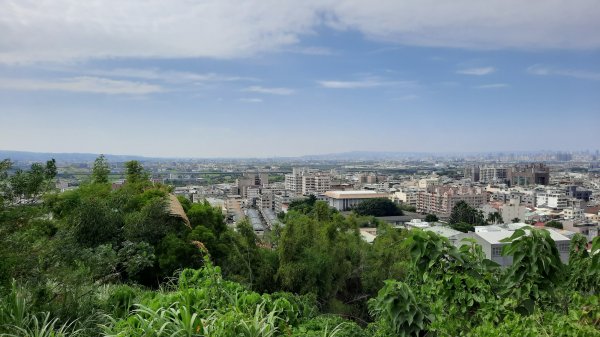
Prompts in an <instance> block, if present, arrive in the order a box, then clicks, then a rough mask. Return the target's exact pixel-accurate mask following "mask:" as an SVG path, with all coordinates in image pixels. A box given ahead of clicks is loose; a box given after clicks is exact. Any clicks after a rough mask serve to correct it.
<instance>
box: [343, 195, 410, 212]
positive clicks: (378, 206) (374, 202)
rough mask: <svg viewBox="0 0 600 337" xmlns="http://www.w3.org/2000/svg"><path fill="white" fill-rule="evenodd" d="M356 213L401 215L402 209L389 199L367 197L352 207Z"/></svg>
mask: <svg viewBox="0 0 600 337" xmlns="http://www.w3.org/2000/svg"><path fill="white" fill-rule="evenodd" d="M352 210H353V211H354V212H356V214H358V215H371V216H394V215H402V214H403V213H402V210H401V209H400V208H399V207H398V206H397V205H396V204H395V203H394V202H393V201H391V200H390V199H387V198H373V199H367V200H364V201H362V202H361V203H359V204H358V205H356V206H355V207H354V208H353V209H352Z"/></svg>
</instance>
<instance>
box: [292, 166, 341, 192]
mask: <svg viewBox="0 0 600 337" xmlns="http://www.w3.org/2000/svg"><path fill="white" fill-rule="evenodd" d="M285 189H286V190H290V191H294V193H296V194H297V195H311V194H312V195H319V194H323V193H325V192H327V191H329V190H330V189H331V175H329V174H327V173H321V172H310V171H308V170H306V169H297V168H294V169H293V172H292V173H289V174H286V175H285Z"/></svg>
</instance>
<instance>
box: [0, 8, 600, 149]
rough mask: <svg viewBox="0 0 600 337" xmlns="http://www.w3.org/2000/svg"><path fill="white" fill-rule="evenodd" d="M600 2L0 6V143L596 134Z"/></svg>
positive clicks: (571, 144)
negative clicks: (541, 4) (0, 32)
mask: <svg viewBox="0 0 600 337" xmlns="http://www.w3.org/2000/svg"><path fill="white" fill-rule="evenodd" d="M599 17H600V5H599V4H598V2H597V1H547V2H544V6H540V5H539V4H538V3H537V2H523V1H485V2H476V1H461V2H458V3H455V2H453V3H452V4H450V3H448V4H445V3H440V2H437V1H402V2H394V1H369V2H368V3H367V2H361V1H345V2H341V3H339V2H333V1H302V2H297V1H261V2H258V3H256V2H244V3H240V2H238V1H204V2H198V3H190V2H189V1H183V0H176V1H169V2H158V1H151V2H146V1H126V2H123V1H103V2H101V3H92V2H87V1H66V0H58V1H51V2H38V1H3V2H2V3H0V31H2V34H0V149H2V150H21V151H41V152H90V153H113V154H135V155H147V156H163V157H272V156H298V155H308V154H323V153H334V152H345V151H366V150H368V151H423V152H457V151H465V152H470V151H519V150H544V149H551V150H556V151H562V150H565V151H566V150H585V149H590V150H595V149H598V148H600V137H598V132H597V131H598V125H600V112H599V107H600V95H598V92H600V63H599V61H598V60H600V52H599V48H600V35H599V34H597V32H598V31H600V20H598V18H599Z"/></svg>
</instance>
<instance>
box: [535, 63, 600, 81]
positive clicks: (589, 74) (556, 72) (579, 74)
mask: <svg viewBox="0 0 600 337" xmlns="http://www.w3.org/2000/svg"><path fill="white" fill-rule="evenodd" d="M527 72H528V73H530V74H533V75H538V76H566V77H573V78H578V79H582V80H592V81H600V72H594V71H587V70H579V69H560V68H552V67H546V66H543V65H539V64H536V65H533V66H531V67H529V68H527Z"/></svg>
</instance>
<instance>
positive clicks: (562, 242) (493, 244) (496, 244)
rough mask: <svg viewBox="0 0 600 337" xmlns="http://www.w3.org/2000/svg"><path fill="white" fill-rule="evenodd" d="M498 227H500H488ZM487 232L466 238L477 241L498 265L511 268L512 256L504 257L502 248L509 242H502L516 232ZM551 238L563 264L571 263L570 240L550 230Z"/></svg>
mask: <svg viewBox="0 0 600 337" xmlns="http://www.w3.org/2000/svg"><path fill="white" fill-rule="evenodd" d="M487 227H498V226H487ZM488 229H489V230H487V231H479V232H474V233H473V232H471V233H467V234H465V237H472V238H473V239H475V241H477V243H478V244H479V245H481V248H482V250H483V253H484V254H485V256H486V258H488V259H490V260H492V261H494V262H496V263H498V264H499V265H501V266H510V265H511V264H512V256H502V248H503V247H504V246H505V245H507V244H508V243H507V242H501V240H503V239H506V238H509V237H510V236H511V235H513V233H514V230H508V229H504V228H488ZM548 232H550V236H551V237H552V239H553V240H554V242H555V244H556V248H557V249H558V252H559V254H560V259H561V261H562V262H563V263H568V262H569V246H570V240H569V238H567V237H565V236H564V235H561V234H559V233H558V232H556V231H553V230H548Z"/></svg>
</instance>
